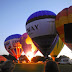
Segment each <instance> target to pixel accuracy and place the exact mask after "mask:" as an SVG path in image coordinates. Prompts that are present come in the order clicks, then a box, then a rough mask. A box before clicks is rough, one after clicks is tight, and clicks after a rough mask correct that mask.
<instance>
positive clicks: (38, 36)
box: [26, 10, 58, 56]
mask: <svg viewBox="0 0 72 72" xmlns="http://www.w3.org/2000/svg"><path fill="white" fill-rule="evenodd" d="M55 17H56V14H55V13H54V12H52V11H47V10H41V11H37V12H35V13H33V14H32V15H30V16H29V18H28V19H27V22H26V31H27V33H28V35H29V36H30V37H31V38H32V40H33V42H34V43H35V45H36V46H37V45H39V47H38V48H39V50H40V51H41V52H42V54H43V55H44V56H47V55H49V54H50V53H51V51H52V50H53V48H54V47H51V46H54V45H55V44H56V42H57V40H58V35H57V33H56V28H55ZM36 43H37V44H36Z"/></svg>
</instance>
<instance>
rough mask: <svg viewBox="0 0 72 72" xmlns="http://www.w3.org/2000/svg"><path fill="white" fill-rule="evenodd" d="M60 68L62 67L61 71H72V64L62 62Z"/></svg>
mask: <svg viewBox="0 0 72 72" xmlns="http://www.w3.org/2000/svg"><path fill="white" fill-rule="evenodd" d="M59 69H60V72H72V65H69V64H66V65H61V64H59Z"/></svg>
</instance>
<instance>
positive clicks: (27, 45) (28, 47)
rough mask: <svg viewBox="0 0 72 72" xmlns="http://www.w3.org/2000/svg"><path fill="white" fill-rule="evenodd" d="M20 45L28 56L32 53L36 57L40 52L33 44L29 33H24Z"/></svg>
mask: <svg viewBox="0 0 72 72" xmlns="http://www.w3.org/2000/svg"><path fill="white" fill-rule="evenodd" d="M20 43H21V44H22V48H23V51H24V53H25V54H26V55H28V53H29V52H32V53H33V55H35V54H36V52H37V51H38V49H37V47H36V46H35V45H34V44H33V42H32V39H31V38H30V37H29V35H28V34H27V33H24V34H23V35H22V36H21V37H20Z"/></svg>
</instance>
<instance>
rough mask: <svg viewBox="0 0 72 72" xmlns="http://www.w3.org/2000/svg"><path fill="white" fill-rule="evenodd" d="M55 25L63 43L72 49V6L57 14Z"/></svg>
mask: <svg viewBox="0 0 72 72" xmlns="http://www.w3.org/2000/svg"><path fill="white" fill-rule="evenodd" d="M55 24H56V29H57V31H58V33H59V36H60V38H61V39H62V41H63V42H64V43H65V44H66V45H67V46H68V47H69V48H70V49H72V45H71V43H72V37H71V36H72V34H70V33H71V31H72V6H70V7H69V8H65V9H63V10H62V11H61V12H59V13H58V14H57V16H56V20H55Z"/></svg>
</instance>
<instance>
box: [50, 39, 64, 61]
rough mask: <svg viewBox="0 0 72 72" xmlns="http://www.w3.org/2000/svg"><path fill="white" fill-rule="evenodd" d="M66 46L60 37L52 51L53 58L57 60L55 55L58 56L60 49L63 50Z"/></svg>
mask: <svg viewBox="0 0 72 72" xmlns="http://www.w3.org/2000/svg"><path fill="white" fill-rule="evenodd" d="M63 47H64V43H63V42H62V40H61V39H60V38H59V40H58V41H57V43H56V45H55V47H54V49H53V50H52V52H51V53H50V55H51V57H52V58H53V60H55V57H57V56H58V54H59V53H60V51H61V50H62V48H63Z"/></svg>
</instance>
